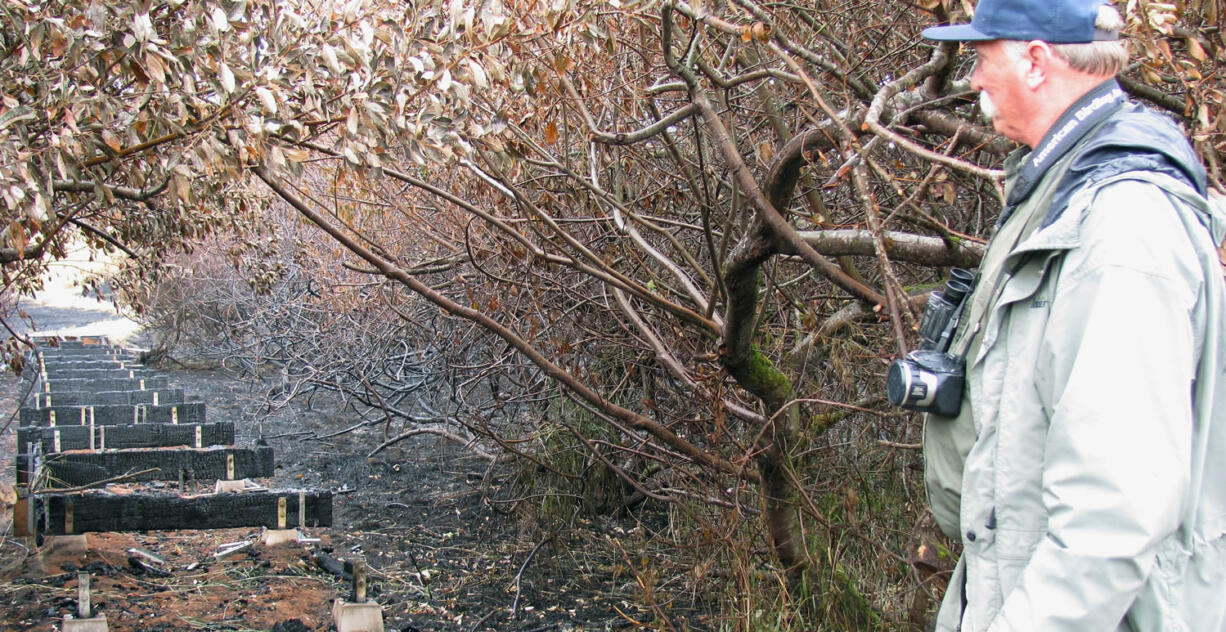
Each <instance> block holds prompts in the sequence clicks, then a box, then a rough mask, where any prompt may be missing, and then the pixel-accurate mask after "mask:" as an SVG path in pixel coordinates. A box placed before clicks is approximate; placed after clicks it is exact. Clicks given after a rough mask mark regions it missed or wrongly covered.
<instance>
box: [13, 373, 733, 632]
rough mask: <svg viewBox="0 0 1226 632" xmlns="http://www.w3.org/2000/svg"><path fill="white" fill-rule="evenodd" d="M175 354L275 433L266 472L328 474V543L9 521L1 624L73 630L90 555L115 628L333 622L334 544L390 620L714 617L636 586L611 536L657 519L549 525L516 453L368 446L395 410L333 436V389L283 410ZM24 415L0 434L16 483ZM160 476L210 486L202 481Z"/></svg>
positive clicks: (584, 624)
mask: <svg viewBox="0 0 1226 632" xmlns="http://www.w3.org/2000/svg"><path fill="white" fill-rule="evenodd" d="M161 370H162V371H163V372H165V373H166V374H168V375H170V376H171V379H172V381H173V382H175V384H173V385H174V386H180V387H182V388H184V389H185V390H186V392H187V394H188V395H189V396H191V395H196V396H199V397H201V398H202V399H203V400H204V401H205V402H206V403H207V415H208V419H209V420H210V421H222V420H230V421H233V422H234V423H235V428H236V434H237V438H236V441H235V443H236V445H238V446H244V447H250V446H253V445H254V444H255V443H256V441H257V439H260V438H263V439H264V440H265V441H267V443H268V444H269V445H271V446H273V448H274V450H275V459H276V464H277V466H276V475H275V476H274V477H273V478H271V479H260V480H258V481H256V482H258V483H260V484H262V485H264V486H266V487H269V488H272V489H284V488H306V489H330V490H332V491H333V492H334V495H333V526H332V527H330V528H314V529H311V528H308V529H306V530H305V533H304V535H306V536H308V537H310V538H318V539H319V541H318V542H314V543H304V544H291V545H286V546H281V547H262V546H260V545H258V544H257V545H254V546H252V547H250V548H248V549H246V550H244V551H240V552H238V553H234V554H230V555H228V556H225V557H221V558H217V557H215V554H216V553H218V552H219V550H221V549H222V548H224V545H228V544H232V543H237V542H246V541H257V540H258V539H259V536H260V530H259V529H226V530H215V531H174V532H148V533H121V534H115V533H112V534H90V535H89V536H88V541H89V549H88V550H86V551H85V552H79V551H73V550H71V549H68V550H64V549H63V548H62V543H59V544H57V543H56V540H55V539H54V538H49V539H48V540H47V541H46V542H43V543H42V544H41V545H39V544H36V543H35V542H34V541H33V540H32V539H28V538H24V539H23V538H17V537H14V536H12V535H11V533H6V534H5V536H4V537H3V540H2V541H0V542H2V546H0V628H2V629H5V630H60V629H62V620H63V617H64V615H66V614H70V613H74V611H75V606H76V595H77V588H76V585H77V582H76V571H77V570H79V569H86V570H88V571H90V572H91V573H92V574H93V586H94V591H93V602H94V605H95V609H96V611H97V612H98V613H100V614H103V615H105V616H106V617H107V621H108V623H109V627H110V630H112V631H113V632H171V631H180V630H183V631H188V630H194V631H196V630H235V631H249V630H279V631H282V632H298V631H301V630H330V629H335V628H334V626H333V622H332V615H331V606H332V601H333V600H334V599H336V598H337V597H343V596H346V595H347V594H348V584H347V582H346V581H345V580H343V579H342V578H341V577H338V576H336V575H335V574H334V573H332V572H329V570H327V569H326V568H325V566H326V565H327V564H326V563H327V561H329V560H333V559H335V560H345V559H361V560H364V561H365V562H366V564H367V565H368V567H369V569H370V578H371V583H372V586H371V588H370V593H371V595H373V597H374V598H375V599H376V600H377V601H378V602H379V603H380V604H382V606H383V616H384V623H385V629H387V630H401V631H406V632H408V631H413V630H421V631H428V630H440V631H441V630H446V631H453V630H454V631H464V632H475V631H478V630H520V631H527V630H540V631H544V630H613V629H628V628H633V627H637V625H636V622H651V621H652V620H653V618H655V619H656V620H655V625H653V627H657V626H661V625H663V626H665V627H666V628H669V629H708V628H709V627H711V626H709V625H708V624H709V622H710V619H708V618H707V617H706V616H704V615H702V614H701V613H698V612H695V611H694V610H692V609H691V608H685V607H682V606H680V605H679V604H673V605H672V606H670V607H669V615H668V617H667V618H668V619H670V621H669V622H668V623H664V622H662V621H661V620H660V619H659V618H658V617H653V613H654V614H657V615H658V614H659V613H660V612H661V610H660V605H659V604H655V603H650V604H644V603H641V601H642V600H640V599H638V598H637V595H640V594H642V588H641V587H640V586H641V584H639V580H640V579H641V578H640V577H636V575H635V574H634V573H633V572H632V569H633V566H634V565H635V564H638V563H639V560H637V559H636V560H635V561H633V562H631V561H630V559H629V556H627V555H626V554H621V555H618V554H617V552H616V548H615V547H613V546H610V545H609V543H610V542H611V541H612V539H613V538H614V537H616V538H619V539H621V540H628V539H632V538H634V537H638V538H640V539H641V541H650V540H651V537H652V533H651V532H650V528H649V527H647V526H646V525H643V524H642V523H639V522H638V521H636V520H635V519H633V518H629V519H624V520H622V521H620V522H617V523H615V522H613V521H611V520H607V519H602V518H597V519H593V520H586V519H583V518H575V519H573V520H569V521H567V524H566V525H565V526H562V527H547V526H543V525H541V524H539V522H538V521H536V520H534V519H533V518H532V512H527V511H521V509H522V507H521V506H520V505H519V504H518V503H520V502H522V503H528V504H531V503H532V502H534V501H533V500H532V499H527V500H524V499H516V498H514V495H515V494H516V492H515V491H514V489H513V486H512V485H511V484H510V482H511V478H512V476H514V470H513V469H512V468H511V467H510V466H496V467H491V466H490V464H489V463H488V462H486V461H483V460H481V459H479V458H477V457H475V456H473V455H471V454H469V453H467V452H466V451H464V450H463V449H461V447H460V446H457V445H455V444H452V443H447V442H443V441H442V440H439V439H436V438H433V437H418V438H415V439H411V440H409V441H405V442H403V443H401V444H399V445H398V446H395V447H392V448H388V449H386V450H384V451H383V452H380V453H379V454H377V455H375V456H374V457H370V458H368V457H367V454H368V453H369V452H370V451H371V449H372V447H373V446H377V445H379V444H380V443H382V442H383V440H384V429H383V427H382V425H381V424H380V425H377V426H367V427H362V428H359V429H357V430H353V431H350V432H345V433H342V434H336V435H335V436H331V437H326V436H325V435H329V434H333V433H337V432H338V431H341V430H344V429H346V428H348V427H350V426H353V425H354V424H355V423H356V421H357V416H356V415H355V414H354V413H353V412H352V411H345V410H343V408H342V407H341V406H340V405H339V404H338V402H337V401H335V400H334V399H332V398H329V397H316V398H315V399H314V401H312V402H310V404H309V405H308V404H307V403H305V402H296V403H294V404H293V405H291V406H288V407H286V408H283V409H281V410H277V411H271V412H270V411H268V410H265V409H263V408H261V405H260V404H257V403H256V402H257V401H258V399H259V398H258V397H257V392H256V390H255V385H253V383H252V381H251V380H244V379H239V378H237V377H236V376H234V375H231V374H228V373H226V372H224V371H221V370H182V369H178V370H176V369H173V368H170V369H168V368H166V367H161ZM18 389H19V381H18V380H17V378H16V377H14V376H12V375H11V374H9V375H5V376H4V377H2V378H0V411H4V412H3V413H0V414H4V415H5V417H7V413H8V412H11V411H15V410H16V408H17V398H18V396H19V395H20V394H19V393H18ZM0 419H3V417H0ZM15 425H16V424H15V423H12V424H9V426H8V427H6V428H5V429H4V432H3V434H0V457H3V463H4V468H5V469H4V475H3V480H6V481H8V483H9V484H11V483H12V481H13V476H14V473H13V453H14V445H13V444H14V441H15V440H14V435H15ZM393 432H395V429H393ZM153 486H156V487H157V488H158V489H160V490H175V491H180V492H184V493H202V492H207V491H211V488H208V487H207V486H205V485H204V484H203V483H191V482H188V483H187V484H186V486H187V487H188V489H186V490H179V489H178V483H177V482H167V483H156V484H153ZM110 487H111V489H112V491H113V492H114V493H125V492H129V491H131V490H132V489H136V488H135V487H133V486H124V485H121V484H120V485H112V486H110ZM636 533H637V534H638V535H637V536H634V535H633V534H636ZM146 553H147V554H149V555H151V556H152V557H153V558H157V561H154V560H151V559H150V558H149V557H148V556H146V555H145V554H146ZM630 555H632V556H638V555H640V554H638V553H631V554H630ZM321 560H322V561H324V564H323V565H321ZM159 561H160V562H161V563H159ZM674 626H675V627H674Z"/></svg>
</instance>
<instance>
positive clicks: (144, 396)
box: [16, 340, 332, 535]
mask: <svg viewBox="0 0 1226 632" xmlns="http://www.w3.org/2000/svg"><path fill="white" fill-rule="evenodd" d="M22 390H23V391H24V392H27V393H29V395H28V396H27V397H26V400H25V402H24V403H23V404H22V406H21V409H20V411H19V413H18V415H19V416H18V419H19V421H20V427H19V428H18V431H17V435H18V444H17V448H18V452H19V454H18V455H17V459H16V470H17V472H16V480H17V484H18V487H19V490H20V493H21V495H22V501H21V504H22V509H23V511H22V512H21V513H22V514H24V520H22V521H21V522H22V524H18V525H17V528H18V529H24V530H25V531H26V532H28V533H29V534H30V535H67V534H78V533H84V532H87V531H147V530H176V529H215V528H227V527H267V528H272V529H277V528H281V529H284V528H295V527H305V526H311V527H315V526H330V525H331V523H332V504H331V494H330V493H329V492H326V491H325V492H320V491H308V490H297V489H291V490H265V489H260V491H258V492H250V493H215V494H209V495H205V496H196V497H191V498H187V497H180V496H178V495H174V494H167V493H165V492H150V491H136V492H132V493H126V494H124V495H122V496H116V495H114V494H112V493H110V492H108V491H107V490H106V489H105V488H104V486H105V485H106V484H107V483H112V482H125V483H140V482H148V481H159V480H160V481H179V482H180V483H181V484H182V483H183V482H185V481H189V480H195V481H214V480H216V481H235V480H241V479H249V478H265V477H270V476H272V475H273V467H274V454H273V449H272V448H271V447H268V446H262V445H261V446H252V447H243V446H236V445H234V439H235V435H234V425H233V423H232V422H229V421H215V420H209V419H207V418H206V410H205V405H204V403H203V402H201V401H195V400H193V399H192V398H189V397H187V396H185V394H184V391H183V389H181V388H174V387H171V386H170V383H169V379H168V378H167V377H166V376H164V375H159V374H158V373H157V372H156V371H153V370H151V369H149V368H147V367H144V366H142V365H141V364H140V363H138V362H137V359H136V357H135V356H134V355H133V354H132V353H130V352H128V351H126V350H124V349H120V348H117V347H113V346H111V345H110V344H107V343H106V341H105V340H93V341H90V340H43V341H42V342H41V344H40V346H39V348H38V350H37V351H36V352H35V353H31V354H29V355H28V357H27V361H26V365H25V370H24V374H23V389H22ZM220 487H221V486H220V485H219V488H220ZM240 487H241V486H240ZM257 487H258V486H257ZM180 489H182V485H180Z"/></svg>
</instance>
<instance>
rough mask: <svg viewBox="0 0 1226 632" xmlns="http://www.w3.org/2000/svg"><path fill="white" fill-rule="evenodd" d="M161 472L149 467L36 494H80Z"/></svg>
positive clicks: (46, 489) (158, 468) (159, 469)
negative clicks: (77, 485) (142, 475)
mask: <svg viewBox="0 0 1226 632" xmlns="http://www.w3.org/2000/svg"><path fill="white" fill-rule="evenodd" d="M161 471H162V468H160V467H151V468H148V469H145V470H141V471H139V472H128V473H127V474H120V475H119V476H113V477H111V478H107V479H103V480H100V481H94V482H92V483H88V484H86V485H81V486H79V487H62V488H43V489H40V490H38V493H40V494H68V493H71V492H82V491H85V490H87V489H93V488H95V487H100V486H102V485H107V484H109V483H118V482H120V481H126V480H131V479H133V478H135V477H137V476H140V475H141V474H148V473H150V472H161Z"/></svg>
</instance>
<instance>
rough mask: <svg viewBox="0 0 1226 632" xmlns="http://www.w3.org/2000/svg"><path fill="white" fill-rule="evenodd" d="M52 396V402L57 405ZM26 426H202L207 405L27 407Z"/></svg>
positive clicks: (23, 416) (24, 412) (23, 419)
mask: <svg viewBox="0 0 1226 632" xmlns="http://www.w3.org/2000/svg"><path fill="white" fill-rule="evenodd" d="M55 397H56V394H55V393H52V396H51V401H52V402H55ZM19 419H20V422H21V425H23V426H89V425H105V426H118V425H128V424H202V423H204V422H205V421H206V419H205V405H204V402H187V403H184V404H165V405H159V406H154V405H152V404H127V405H125V404H112V405H104V406H51V407H48V408H29V407H23V408H22V409H21V411H20V413H19Z"/></svg>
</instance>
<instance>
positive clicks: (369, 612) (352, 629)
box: [332, 599, 383, 632]
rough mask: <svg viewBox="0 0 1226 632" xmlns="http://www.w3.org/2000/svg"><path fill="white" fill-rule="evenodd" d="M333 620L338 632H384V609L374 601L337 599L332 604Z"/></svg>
mask: <svg viewBox="0 0 1226 632" xmlns="http://www.w3.org/2000/svg"><path fill="white" fill-rule="evenodd" d="M332 620H333V622H335V623H336V632H383V607H382V606H380V605H379V604H377V603H375V602H373V601H367V602H366V603H352V602H348V601H345V600H344V599H337V600H336V601H334V602H332Z"/></svg>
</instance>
